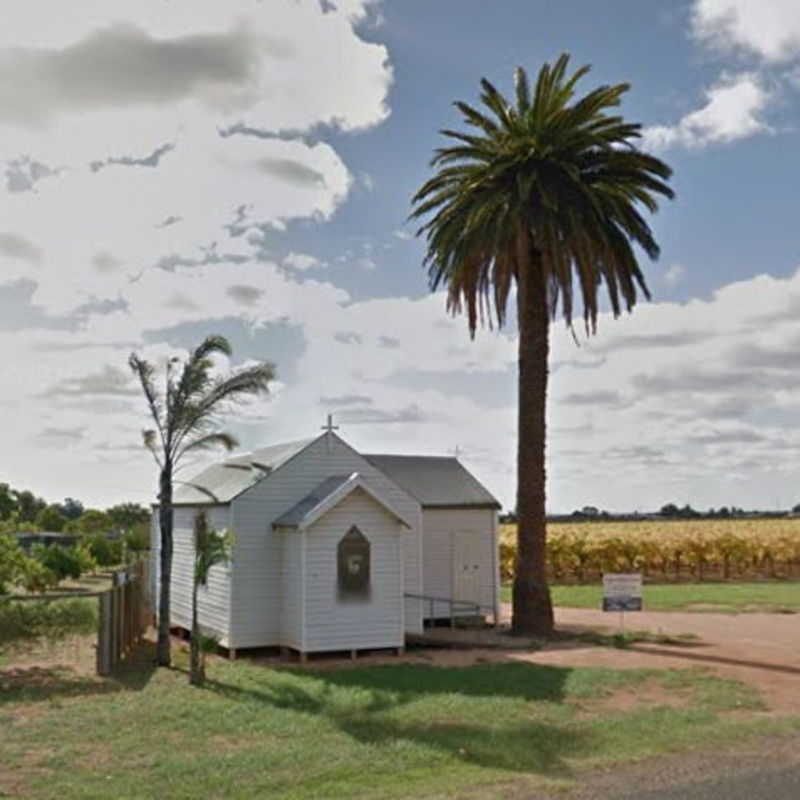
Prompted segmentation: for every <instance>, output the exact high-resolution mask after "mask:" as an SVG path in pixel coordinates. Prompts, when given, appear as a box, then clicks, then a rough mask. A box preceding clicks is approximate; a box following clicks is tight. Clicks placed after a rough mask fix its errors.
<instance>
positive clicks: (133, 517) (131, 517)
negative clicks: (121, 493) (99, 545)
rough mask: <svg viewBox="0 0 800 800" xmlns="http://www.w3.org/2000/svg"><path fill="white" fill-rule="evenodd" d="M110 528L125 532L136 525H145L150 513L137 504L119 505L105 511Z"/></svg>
mask: <svg viewBox="0 0 800 800" xmlns="http://www.w3.org/2000/svg"><path fill="white" fill-rule="evenodd" d="M106 514H108V517H109V519H110V521H111V526H112V527H113V528H114V529H115V530H118V531H121V532H127V531H131V530H133V528H135V527H136V526H137V525H142V524H144V525H146V524H147V523H148V522H149V520H150V511H149V509H147V508H145V507H144V506H143V505H140V504H139V503H119V504H118V505H115V506H111V507H110V508H107V509H106Z"/></svg>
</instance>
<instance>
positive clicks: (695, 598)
mask: <svg viewBox="0 0 800 800" xmlns="http://www.w3.org/2000/svg"><path fill="white" fill-rule="evenodd" d="M551 591H552V593H553V602H554V603H555V604H556V605H557V606H568V607H572V608H600V607H601V605H602V598H603V588H602V586H598V585H595V586H552V587H551ZM501 598H502V600H503V602H506V603H510V602H511V587H510V586H509V585H506V586H503V588H502V590H501ZM644 607H645V610H647V611H738V612H744V611H800V583H798V582H796V581H795V582H790V581H786V582H784V581H781V582H778V581H775V582H769V583H767V582H765V583H673V584H645V587H644Z"/></svg>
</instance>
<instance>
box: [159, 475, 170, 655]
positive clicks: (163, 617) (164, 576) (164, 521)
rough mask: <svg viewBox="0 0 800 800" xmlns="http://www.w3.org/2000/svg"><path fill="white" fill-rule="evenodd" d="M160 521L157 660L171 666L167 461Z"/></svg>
mask: <svg viewBox="0 0 800 800" xmlns="http://www.w3.org/2000/svg"><path fill="white" fill-rule="evenodd" d="M158 522H159V526H160V529H161V550H160V562H161V574H160V580H161V585H160V586H159V598H158V642H157V644H156V662H157V663H158V665H159V666H161V667H169V666H170V665H171V659H170V636H169V625H170V585H171V582H172V523H173V512H172V464H171V463H169V462H167V463H166V464H165V465H164V468H163V469H162V470H161V477H160V486H159V494H158Z"/></svg>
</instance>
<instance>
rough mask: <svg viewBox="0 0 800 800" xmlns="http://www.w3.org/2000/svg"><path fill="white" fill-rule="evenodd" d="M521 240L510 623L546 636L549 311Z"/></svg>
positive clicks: (536, 266)
mask: <svg viewBox="0 0 800 800" xmlns="http://www.w3.org/2000/svg"><path fill="white" fill-rule="evenodd" d="M519 238H520V241H518V243H517V254H518V257H517V273H518V274H517V323H518V327H519V425H518V439H517V519H518V521H517V561H516V569H515V576H514V587H513V592H512V600H513V613H512V620H511V627H512V630H513V632H514V633H515V634H530V635H539V636H548V635H550V634H551V633H552V632H553V605H552V602H551V600H550V590H549V588H548V586H547V579H546V575H545V559H546V528H545V445H546V439H545V435H546V410H547V376H548V356H549V346H550V343H549V333H550V315H549V310H548V300H547V283H546V281H545V277H544V270H543V268H542V265H541V263H540V262H539V259H538V258H536V257H534V258H531V243H530V237H529V235H528V234H527V233H521V234H520V237H519Z"/></svg>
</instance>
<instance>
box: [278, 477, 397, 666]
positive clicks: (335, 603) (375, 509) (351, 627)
mask: <svg viewBox="0 0 800 800" xmlns="http://www.w3.org/2000/svg"><path fill="white" fill-rule="evenodd" d="M353 525H355V526H356V527H357V528H358V529H359V531H361V533H362V534H363V535H364V536H365V537H366V538H367V539H368V540H369V544H370V592H369V595H368V597H365V598H363V599H352V600H342V599H340V598H339V594H338V576H337V568H338V559H337V547H338V545H339V542H340V541H341V539H342V537H343V536H344V535H345V534H346V533H347V532H348V531H349V530H350V528H351V527H352V526H353ZM404 531H407V529H406V528H404V527H403V526H401V524H400V523H399V522H398V521H397V519H396V518H395V517H393V516H392V515H391V514H389V513H387V512H386V510H385V509H383V508H382V507H381V506H380V505H379V504H378V503H376V502H375V500H373V499H372V498H371V497H370V496H369V495H368V494H367V493H366V492H364V491H363V490H361V489H356V490H355V491H354V492H353V493H352V494H350V495H349V496H348V497H346V498H345V499H344V500H343V501H342V502H341V503H339V505H337V506H336V507H335V508H333V509H332V510H331V511H329V512H328V513H327V514H325V515H324V516H323V517H322V518H321V519H320V520H318V521H317V522H316V523H314V524H313V525H312V526H311V527H310V528H309V529H308V530H307V531H306V532H305V533H303V534H300V535H301V536H305V537H306V540H305V541H306V554H305V563H306V577H307V580H306V589H305V603H304V605H305V641H304V643H303V649H304V650H305V651H306V652H309V653H314V652H320V651H324V650H358V649H368V648H380V647H402V646H403V643H404V641H405V630H404V628H405V625H404V623H403V606H404V603H403V574H402V573H403V552H402V551H403V548H402V542H403V538H404V537H405V536H407V535H408V534H407V533H404ZM291 535H292V534H290V536H291Z"/></svg>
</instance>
